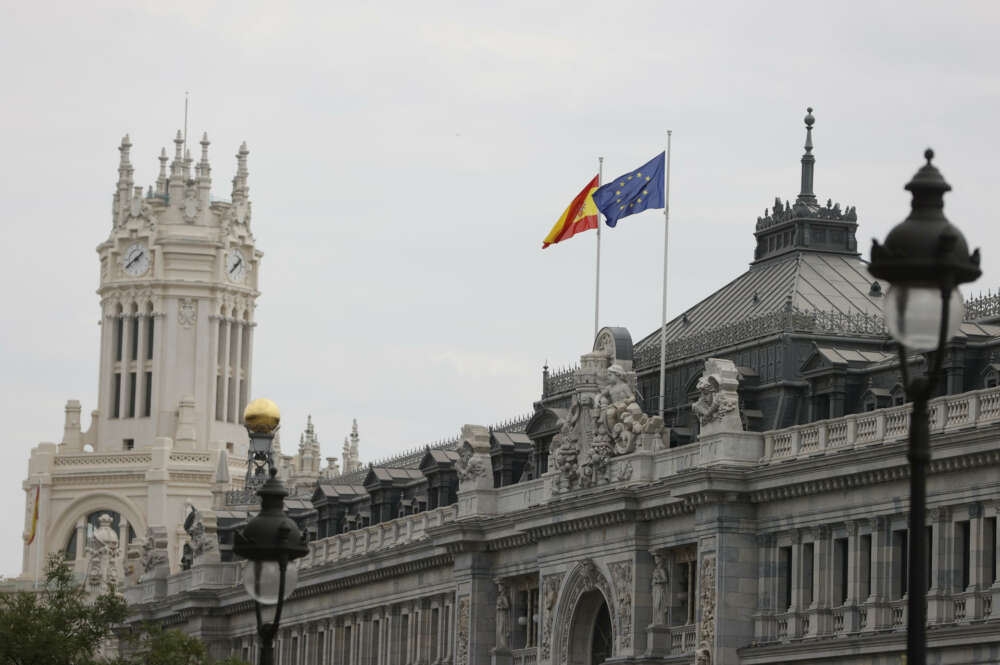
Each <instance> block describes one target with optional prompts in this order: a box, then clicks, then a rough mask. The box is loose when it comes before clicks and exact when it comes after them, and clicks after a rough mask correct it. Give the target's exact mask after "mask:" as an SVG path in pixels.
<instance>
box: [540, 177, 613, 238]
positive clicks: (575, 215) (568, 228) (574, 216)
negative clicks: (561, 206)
mask: <svg viewBox="0 0 1000 665" xmlns="http://www.w3.org/2000/svg"><path fill="white" fill-rule="evenodd" d="M599 186H600V183H599V182H598V176H596V175H595V176H594V179H593V180H591V181H590V182H588V183H587V185H586V187H584V188H583V189H582V190H580V193H579V194H577V195H576V196H575V197H574V198H573V200H572V201H571V202H570V204H569V206H567V207H566V210H565V211H564V212H563V214H562V216H561V217H560V218H559V221H558V222H556V225H555V226H553V227H552V230H551V231H549V235H547V236H545V240H543V241H542V249H545V248H546V247H548V246H549V245H554V244H556V243H557V242H562V241H563V240H566V239H567V238H572V237H573V236H575V235H576V234H577V233H582V232H583V231H586V230H588V229H596V228H597V222H598V219H597V216H598V212H597V206H596V205H594V199H593V198H592V196H593V194H594V192H595V191H596V190H597V188H598V187H599Z"/></svg>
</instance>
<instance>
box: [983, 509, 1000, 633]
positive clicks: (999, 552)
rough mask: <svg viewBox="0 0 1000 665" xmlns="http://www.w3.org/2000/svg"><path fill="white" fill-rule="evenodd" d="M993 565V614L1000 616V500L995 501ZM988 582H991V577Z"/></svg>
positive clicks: (991, 591) (987, 579) (991, 588)
mask: <svg viewBox="0 0 1000 665" xmlns="http://www.w3.org/2000/svg"><path fill="white" fill-rule="evenodd" d="M992 536H993V552H992V554H993V562H994V563H993V565H992V569H993V570H995V571H996V575H995V578H994V579H993V581H992V583H991V584H992V586H991V587H990V593H991V594H992V596H991V602H990V604H991V610H992V611H991V616H1000V501H998V502H994V503H993V534H992ZM986 582H987V583H990V579H989V577H987V578H986Z"/></svg>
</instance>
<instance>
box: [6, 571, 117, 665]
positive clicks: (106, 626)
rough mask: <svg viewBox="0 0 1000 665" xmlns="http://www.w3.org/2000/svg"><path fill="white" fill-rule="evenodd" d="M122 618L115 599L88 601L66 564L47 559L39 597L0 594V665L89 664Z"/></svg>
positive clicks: (113, 596)
mask: <svg viewBox="0 0 1000 665" xmlns="http://www.w3.org/2000/svg"><path fill="white" fill-rule="evenodd" d="M124 619H125V601H124V600H123V599H122V598H121V597H120V596H118V595H116V594H115V593H113V592H109V593H105V594H102V595H100V596H97V598H96V599H94V600H93V601H92V602H91V601H89V600H88V597H87V593H86V592H85V591H84V589H83V587H82V586H80V584H78V583H77V581H76V579H75V578H74V576H73V571H72V569H71V568H70V567H69V565H68V564H66V562H65V561H63V559H62V557H61V556H59V555H51V556H50V557H49V560H48V563H47V565H46V569H45V586H44V587H42V588H41V589H40V590H39V591H38V592H30V591H19V592H17V593H10V594H0V665H92V664H93V663H96V662H98V661H97V660H96V657H95V654H96V653H97V650H98V647H99V646H100V645H101V643H102V642H103V641H104V640H105V639H107V638H108V637H110V636H111V634H112V627H113V626H114V625H115V624H118V623H121V622H122V621H123V620H124Z"/></svg>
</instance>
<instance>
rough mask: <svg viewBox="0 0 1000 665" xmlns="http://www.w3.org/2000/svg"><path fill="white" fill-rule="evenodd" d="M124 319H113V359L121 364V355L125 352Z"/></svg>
mask: <svg viewBox="0 0 1000 665" xmlns="http://www.w3.org/2000/svg"><path fill="white" fill-rule="evenodd" d="M124 342H125V319H123V318H122V317H118V318H117V319H115V359H116V360H118V361H119V362H121V359H122V353H123V352H124V351H125V348H124Z"/></svg>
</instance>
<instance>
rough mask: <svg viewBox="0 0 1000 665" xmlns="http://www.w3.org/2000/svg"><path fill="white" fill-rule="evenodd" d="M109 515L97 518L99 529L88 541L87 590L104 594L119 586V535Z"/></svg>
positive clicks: (105, 514)
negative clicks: (112, 526)
mask: <svg viewBox="0 0 1000 665" xmlns="http://www.w3.org/2000/svg"><path fill="white" fill-rule="evenodd" d="M113 521H114V520H113V519H112V517H111V515H108V514H107V513H104V514H102V515H101V516H100V517H98V518H97V525H98V526H97V529H96V530H95V531H94V533H93V535H92V536H91V537H90V539H89V540H88V541H87V548H86V554H87V589H88V590H90V591H94V592H97V593H104V592H106V591H107V590H108V589H112V588H114V587H116V586H117V585H118V565H119V561H118V534H116V533H115V531H114V529H112V528H111V524H112V522H113Z"/></svg>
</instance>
